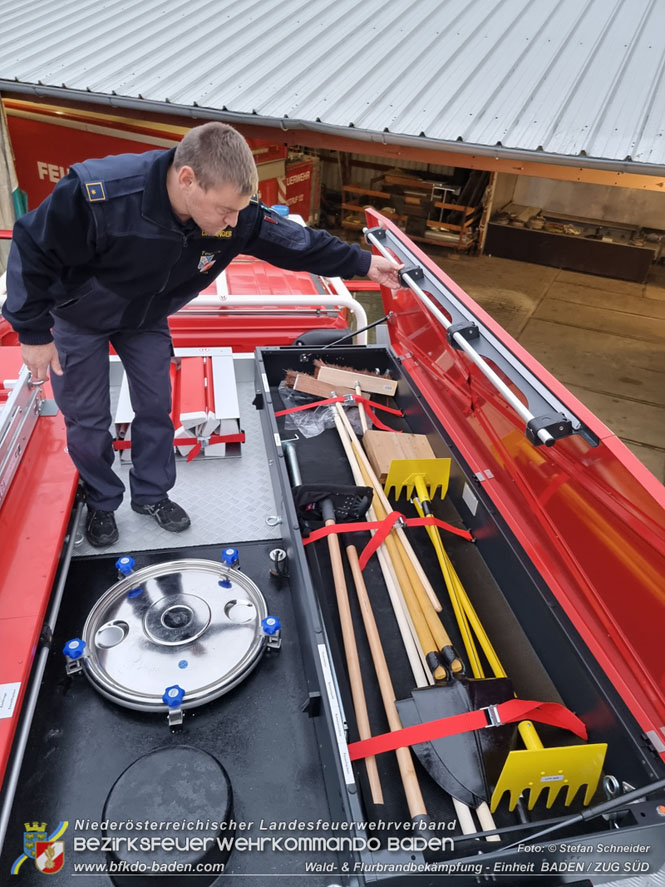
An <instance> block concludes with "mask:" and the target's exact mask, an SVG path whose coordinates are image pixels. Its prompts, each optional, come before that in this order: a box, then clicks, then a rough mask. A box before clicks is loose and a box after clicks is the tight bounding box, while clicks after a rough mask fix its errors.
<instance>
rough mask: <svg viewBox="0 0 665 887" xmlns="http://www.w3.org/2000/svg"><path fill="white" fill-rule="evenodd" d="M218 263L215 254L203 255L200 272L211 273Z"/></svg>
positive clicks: (200, 260) (200, 261)
mask: <svg viewBox="0 0 665 887" xmlns="http://www.w3.org/2000/svg"><path fill="white" fill-rule="evenodd" d="M216 261H217V260H216V259H215V254H214V253H201V258H200V259H199V271H200V272H201V273H203V272H204V271H210V269H211V268H212V266H213V265H214V264H215V262H216Z"/></svg>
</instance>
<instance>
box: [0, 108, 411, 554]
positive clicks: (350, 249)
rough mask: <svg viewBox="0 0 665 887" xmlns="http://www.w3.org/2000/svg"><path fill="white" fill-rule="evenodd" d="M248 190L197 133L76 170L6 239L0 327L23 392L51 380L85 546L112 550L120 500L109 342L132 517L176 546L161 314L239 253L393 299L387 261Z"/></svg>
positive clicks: (232, 164)
mask: <svg viewBox="0 0 665 887" xmlns="http://www.w3.org/2000/svg"><path fill="white" fill-rule="evenodd" d="M257 189H258V175H257V170H256V165H255V163H254V158H253V155H252V152H251V149H250V148H249V146H248V145H247V142H246V141H245V139H244V138H243V137H242V136H241V135H240V134H239V133H238V132H237V131H236V130H234V129H233V128H232V127H230V126H227V125H225V124H222V123H206V124H204V125H202V126H197V127H195V128H193V129H192V130H190V131H189V132H188V133H187V134H186V135H185V137H184V138H183V140H182V141H181V142H180V144H179V145H178V146H177V147H176V148H174V149H171V150H156V151H148V152H146V153H144V154H120V155H114V156H110V157H105V158H104V159H101V160H86V161H85V162H83V163H75V164H74V165H73V166H72V167H71V170H70V172H69V174H68V175H67V176H66V177H65V178H63V179H61V180H60V181H59V182H58V184H57V185H56V187H55V189H54V190H53V192H52V193H51V194H50V195H49V196H48V197H47V198H46V199H45V200H44V202H43V203H42V204H41V205H40V206H39V207H37V209H35V210H33V211H32V212H29V213H27V214H26V215H24V216H23V217H22V218H21V219H19V220H18V222H17V223H16V225H15V227H14V232H13V242H12V247H11V251H10V255H9V261H8V267H7V291H8V294H7V299H6V302H5V304H4V306H3V314H4V316H5V317H6V319H7V320H8V321H9V322H10V324H11V325H12V327H13V328H14V329H15V330H16V332H17V333H18V337H19V341H20V343H21V348H22V354H23V361H24V363H25V365H26V366H27V367H28V369H29V370H30V373H31V374H32V379H33V381H34V382H36V383H39V382H44V381H46V380H47V379H48V378H49V375H50V378H51V385H52V387H53V393H54V396H55V399H56V402H57V404H58V406H59V408H60V410H61V411H62V413H63V415H64V417H65V423H66V427H67V445H68V449H69V454H70V456H71V458H72V460H73V461H74V464H75V465H76V467H77V468H78V471H79V474H80V476H81V479H82V481H83V485H84V489H85V495H86V504H87V508H88V513H87V519H86V535H87V538H88V541H89V542H90V543H91V544H92V545H94V546H98V547H103V546H108V545H111V544H113V543H114V542H116V541H117V539H118V529H117V525H116V521H115V517H114V512H115V511H116V510H117V508H118V507H119V505H120V503H121V501H122V498H123V493H124V490H125V487H124V484H123V482H122V481H121V480H120V478H119V477H118V476H117V474H115V472H114V471H113V468H112V466H113V461H114V451H113V447H112V437H111V433H110V426H111V411H110V392H109V360H108V352H109V343H111V345H112V346H113V348H114V349H115V351H116V352H117V354H118V355H119V357H120V359H121V361H122V363H123V365H124V368H125V372H126V374H127V380H128V383H129V390H130V394H131V401H132V407H133V410H134V413H135V418H134V420H133V422H132V467H131V470H130V473H129V485H130V492H131V507H132V509H133V510H134V511H136V512H138V513H139V514H145V515H148V516H151V517H152V518H154V519H155V520H156V521H157V523H158V524H159V525H160V526H161V527H162V528H163V529H165V530H170V531H172V532H175V533H178V532H181V531H182V530H185V529H187V527H189V526H190V519H189V516H188V515H187V513H186V512H185V510H184V509H183V508H182V507H181V506H180V505H178V504H177V503H176V502H174V501H173V500H171V499H170V498H169V496H168V491H169V490H170V489H171V488H172V487H173V485H174V483H175V477H176V472H175V454H174V449H173V424H172V422H171V418H170V412H171V384H170V374H169V364H170V359H171V356H172V354H173V348H172V343H171V337H170V334H169V327H168V322H167V318H168V315H169V314H172V313H173V312H175V311H178V309H179V308H182V306H183V305H186V304H187V302H189V301H190V300H191V299H193V298H194V297H195V296H196V295H197V294H198V293H199V292H201V290H203V289H205V288H206V287H207V286H208V285H209V283H210V281H211V280H212V279H213V278H215V277H216V276H217V275H218V274H219V273H220V272H221V271H222V270H223V269H224V268H225V267H226V266H227V265H228V264H229V262H230V261H231V260H232V259H233V258H234V256H237V255H238V254H239V253H245V254H249V255H252V256H256V257H257V258H259V259H264V260H265V261H267V262H270V263H272V264H273V265H277V266H279V267H281V268H287V269H290V270H300V271H311V272H313V273H316V274H324V275H327V276H341V277H353V276H365V275H366V276H368V277H370V278H371V279H372V280H374V281H378V282H379V283H383V284H386V285H388V286H391V287H393V288H396V287H397V286H398V281H397V276H396V272H395V270H394V268H393V266H392V263H390V262H389V261H388V260H387V259H384V258H382V257H380V256H372V255H371V254H370V253H369V252H367V251H366V250H362V249H361V248H360V247H359V246H357V245H356V244H348V243H344V242H343V241H341V240H339V239H337V238H336V237H333V236H332V235H330V234H328V233H327V232H326V231H318V230H314V229H311V228H303V227H302V226H301V225H298V224H296V223H294V222H291V221H289V220H288V219H285V218H283V217H281V216H278V215H277V214H276V213H274V212H272V211H271V210H269V209H268V208H267V207H265V206H264V205H263V204H261V203H260V201H258V200H257V199H256V198H255V197H253V196H252V195H254V194H256V192H257Z"/></svg>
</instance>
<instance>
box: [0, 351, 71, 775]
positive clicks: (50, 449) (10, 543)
mask: <svg viewBox="0 0 665 887" xmlns="http://www.w3.org/2000/svg"><path fill="white" fill-rule="evenodd" d="M22 363H23V362H22V360H21V350H20V348H14V347H2V348H0V379H11V378H16V377H17V376H18V373H19V370H20V368H21V366H22ZM45 389H46V390H45V392H44V394H45V396H46V397H47V398H51V397H52V396H53V395H52V393H51V391H50V386H48V385H46V386H45ZM77 483H78V473H77V471H76V469H75V468H74V465H73V463H72V461H71V460H70V458H69V456H68V455H67V451H66V439H65V423H64V420H63V417H62V415H61V414H60V413H59V414H58V415H57V416H41V417H40V418H39V419H38V420H37V424H36V426H35V428H34V431H33V433H32V435H31V437H30V441H29V443H28V445H27V447H26V450H25V453H24V454H23V458H22V459H21V464H20V465H19V468H18V470H17V472H16V474H15V476H14V479H13V481H12V484H11V486H10V488H9V491H8V493H7V495H6V496H5V499H4V502H3V503H2V507H1V508H0V539H2V546H1V547H0V575H2V576H3V582H2V584H0V650H2V657H1V658H0V694H2V693H3V686H2V685H7V684H19V685H20V686H19V687H18V694H17V696H16V704H15V706H14V710H13V714H12V716H11V717H2V718H0V780H2V777H3V774H4V771H5V768H6V766H7V759H8V757H9V751H10V748H11V744H12V741H13V737H14V733H15V731H16V725H17V722H18V716H19V711H20V708H21V705H22V702H23V697H24V695H25V690H26V685H27V682H28V677H29V674H30V669H31V668H32V663H33V660H34V657H35V652H36V650H37V644H38V641H39V636H40V633H41V630H42V625H43V623H44V616H45V613H46V609H47V606H48V601H49V597H50V595H51V588H52V586H53V581H54V578H55V575H56V571H57V568H58V563H59V560H60V554H61V551H62V548H63V543H64V539H65V535H66V531H67V525H68V522H69V518H70V516H71V510H72V504H73V502H74V496H75V494H76V486H77ZM5 692H12V691H8V690H5Z"/></svg>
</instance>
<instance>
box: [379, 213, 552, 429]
mask: <svg viewBox="0 0 665 887" xmlns="http://www.w3.org/2000/svg"><path fill="white" fill-rule="evenodd" d="M363 230H364V233H365V236H366V238H367V240H368V242H369V243H371V244H372V245H373V246H375V247H376V248H377V249H378V250H379V252H380V253H381V255H382V256H385V257H386V259H389V260H390V261H391V262H392V263H393V265H394V266H395V267H396V268H399V264H398V263H397V262H395V259H394V258H393V257H392V256H391V255H390V253H389V252H388V250H387V249H386V248H385V246H384V245H383V244H382V243H381V242H380V241H379V240H377V238H376V237H375V236H374V235H373V234H371V233H370V232H369V231H368V229H367V228H365V229H363ZM402 280H403V281H404V283H406V285H407V286H408V287H409V289H410V290H412V291H413V292H414V293H415V295H416V296H417V297H418V298H419V299H420V301H421V302H422V303H423V305H425V306H426V307H427V308H428V309H429V311H431V313H432V314H433V315H434V316H435V317H436V319H437V320H438V321H439V323H441V324H442V325H443V327H444V329H446V330H447V329H448V327H450V326H452V324H451V322H450V321H449V320H448V318H447V317H446V315H445V314H444V313H443V311H441V310H440V309H439V308H438V307H437V306H436V305H435V304H434V302H433V301H432V300H431V299H430V297H429V296H428V295H427V293H425V292H423V290H422V289H421V288H420V287H419V286H418V284H417V283H416V282H415V281H414V280H413V279H412V278H411V277H410V275H409V274H403V275H402ZM452 338H453V339H454V340H455V342H456V343H457V345H459V347H460V348H461V349H462V351H464V353H465V354H466V355H467V356H468V357H469V358H470V359H471V360H472V361H473V362H474V363H475V365H476V366H477V367H478V369H479V370H480V371H481V372H482V373H483V375H484V376H486V377H487V378H488V379H489V380H490V382H491V383H492V385H494V387H495V388H496V389H497V390H498V391H500V392H501V394H502V395H503V396H504V397H505V399H506V400H507V401H508V403H509V404H510V405H511V406H512V407H513V409H514V410H516V412H517V413H518V414H519V415H520V416H521V417H522V418H523V419H524V421H525V422H527V423H528V422H530V421H531V420H532V419H535V416H534V415H533V413H532V412H531V411H530V410H529V409H527V407H525V406H524V404H523V403H522V401H521V400H520V399H519V398H518V397H516V396H515V395H514V394H513V392H512V391H511V390H510V388H509V387H508V386H507V385H506V383H505V382H504V381H503V380H502V379H500V378H499V376H497V374H496V373H495V372H494V370H493V369H492V368H491V366H489V364H488V363H487V361H486V360H485V359H484V358H483V357H481V356H480V354H478V352H477V351H476V350H475V348H474V347H473V346H472V345H470V344H469V343H468V341H467V340H466V339H465V338H464V336H463V335H461V333H453V336H452ZM536 433H537V435H538V438H539V439H540V440H541V441H542V442H543V443H544V444H545V445H546V446H552V444H553V443H554V438H553V437H552V435H551V434H550V433H549V431H546V429H544V428H541V429H540V430H539V431H538V432H536Z"/></svg>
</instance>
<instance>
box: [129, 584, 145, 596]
mask: <svg viewBox="0 0 665 887" xmlns="http://www.w3.org/2000/svg"><path fill="white" fill-rule="evenodd" d="M140 594H143V586H142V585H139V586H137V587H136V588H132V590H131V591H128V592H127V597H129V598H133V597H138V596H139V595H140Z"/></svg>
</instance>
